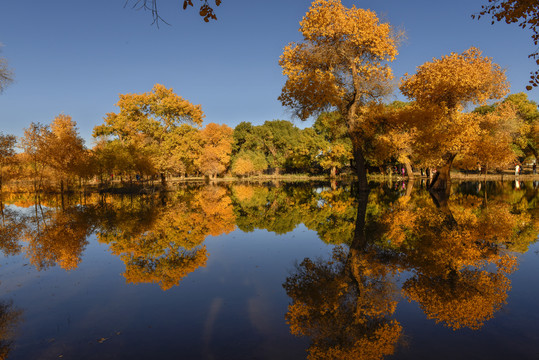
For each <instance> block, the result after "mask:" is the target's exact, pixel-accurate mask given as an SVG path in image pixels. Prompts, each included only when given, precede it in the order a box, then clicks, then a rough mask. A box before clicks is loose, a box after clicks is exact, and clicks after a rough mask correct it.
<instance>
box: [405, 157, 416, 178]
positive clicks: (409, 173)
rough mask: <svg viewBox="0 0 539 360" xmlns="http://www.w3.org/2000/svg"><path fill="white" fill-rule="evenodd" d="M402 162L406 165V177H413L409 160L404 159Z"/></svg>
mask: <svg viewBox="0 0 539 360" xmlns="http://www.w3.org/2000/svg"><path fill="white" fill-rule="evenodd" d="M403 163H404V166H405V167H406V175H408V178H410V179H413V178H414V171H413V170H412V165H411V164H410V161H409V160H408V159H406V160H405V161H404V162H403Z"/></svg>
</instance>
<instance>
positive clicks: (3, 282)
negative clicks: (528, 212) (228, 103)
mask: <svg viewBox="0 0 539 360" xmlns="http://www.w3.org/2000/svg"><path fill="white" fill-rule="evenodd" d="M388 188H389V187H388ZM462 188H463V189H462V190H463V191H464V192H467V191H468V192H469V193H475V192H476V191H477V184H473V185H470V186H469V189H468V188H467V187H465V186H463V187H462ZM486 188H489V186H483V187H482V189H483V190H484V189H486ZM526 188H527V189H532V188H533V187H532V185H531V184H528V183H527V184H526ZM320 189H321V188H318V189H315V190H314V191H313V192H314V193H316V194H320V193H321V191H320ZM324 190H325V191H330V189H329V188H327V189H326V188H324ZM399 190H400V183H399ZM374 193H375V192H372V193H371V195H373V194H374ZM375 195H376V194H375ZM401 195H402V193H401ZM377 196H379V198H382V197H383V196H382V195H377ZM504 196H506V197H507V196H508V195H507V194H505V195H504ZM535 196H537V195H535ZM387 198H388V201H390V200H391V201H394V199H393V198H392V197H391V196H387ZM427 199H428V198H427ZM321 201H323V202H324V203H326V202H327V201H330V202H331V201H332V200H321V199H314V202H313V204H314V207H316V208H320V206H319V205H320V202H321ZM429 201H430V200H429ZM535 201H536V200H535ZM263 204H266V206H271V200H270V201H268V202H263ZM268 204H269V205H268ZM298 206H299V205H298ZM302 206H307V205H305V204H304V205H302ZM6 208H7V209H9V210H18V209H16V208H15V207H13V206H12V205H8V206H7V207H6ZM335 208H336V209H337V208H338V207H337V206H335ZM21 211H22V212H23V213H24V214H25V215H29V216H30V215H32V213H33V211H34V209H33V208H25V209H22V210H21ZM279 211H280V210H279ZM283 211H284V210H283ZM278 213H279V212H278V211H277V214H278ZM257 214H258V215H259V216H264V215H261V213H260V212H258V213H257ZM283 214H287V215H286V216H287V217H290V216H293V215H292V214H293V213H290V214H288V213H286V212H283ZM236 216H239V215H236ZM312 216H315V214H312ZM259 220H260V219H259ZM285 220H287V221H290V222H291V223H292V220H291V219H290V218H287V219H285ZM307 220H308V218H306V220H305V221H307ZM352 221H353V220H352ZM253 222H256V221H255V219H254V220H253ZM337 223H338V222H337ZM343 238H346V237H343ZM88 240H89V242H88V244H87V245H86V246H85V248H84V251H83V254H82V261H81V262H80V264H79V265H78V267H77V268H76V269H74V270H70V271H65V270H63V269H61V268H60V267H59V266H54V267H50V268H48V269H46V270H43V271H40V272H38V271H36V269H35V268H34V267H33V266H32V265H30V264H29V259H28V258H26V257H25V255H16V256H10V257H3V258H1V259H0V294H1V296H0V299H1V300H12V301H13V304H14V306H15V307H16V308H17V309H20V310H22V311H23V318H24V321H23V322H22V323H21V324H20V325H19V326H18V333H17V336H16V338H15V349H14V350H13V351H12V352H11V353H10V356H9V357H8V359H57V358H58V357H59V356H60V355H62V356H63V358H76V359H109V358H111V359H112V358H115V357H121V358H128V359H150V358H155V359H168V358H182V359H253V358H260V359H277V358H278V359H302V358H305V357H306V352H305V349H307V348H308V347H309V339H308V338H301V337H296V336H293V335H291V334H290V327H289V325H288V324H287V323H286V322H285V318H284V317H285V314H286V313H287V311H288V305H289V304H290V303H291V299H290V298H289V297H288V296H287V294H286V292H285V291H284V289H283V283H284V282H285V280H286V279H287V277H289V276H290V275H291V274H292V273H294V272H295V271H296V270H295V264H297V263H299V262H301V261H302V260H303V259H304V258H306V257H309V258H311V259H316V258H318V257H323V258H326V259H327V257H328V255H329V254H330V253H331V250H332V249H333V246H331V245H327V244H326V243H324V242H323V241H321V240H320V239H319V238H318V236H317V233H316V232H315V231H313V230H310V229H308V228H307V227H306V225H304V224H299V225H296V226H295V228H294V230H293V231H290V232H288V233H286V234H284V235H276V234H275V233H273V232H269V231H267V230H262V229H256V230H254V231H252V232H248V233H245V232H242V231H241V230H239V229H237V228H236V230H234V231H232V232H230V233H228V234H222V235H219V236H208V237H207V238H206V240H205V241H204V243H203V245H204V246H205V247H206V250H207V253H208V259H207V262H206V264H205V266H202V267H198V268H197V269H195V270H194V271H193V272H190V273H189V274H187V275H186V276H185V277H184V278H183V279H182V280H181V281H180V283H179V285H177V286H172V287H171V288H170V289H168V290H167V291H163V290H162V289H161V287H160V286H159V284H157V283H139V284H133V283H127V282H126V279H125V278H124V276H123V275H122V274H123V273H124V272H125V271H126V265H125V263H124V262H123V261H122V259H121V258H120V257H119V256H114V255H112V254H111V250H110V246H111V245H110V244H105V243H99V242H98V241H97V239H96V236H95V235H91V236H90V237H89V239H88ZM23 245H24V243H23ZM519 257H520V264H519V269H518V270H517V271H516V272H514V273H512V274H510V275H509V278H510V279H511V281H512V289H511V290H510V291H509V296H508V304H507V305H504V306H503V307H502V309H501V310H500V311H498V312H497V313H496V314H495V317H494V318H493V319H491V320H489V321H487V322H486V324H485V325H484V326H483V327H482V328H481V330H480V331H472V330H469V329H461V330H458V331H453V330H452V329H450V328H448V327H444V326H441V325H436V324H435V322H434V320H429V319H427V318H426V317H425V314H424V313H423V312H422V310H421V309H420V307H419V306H418V304H417V303H415V302H411V303H409V302H407V301H405V300H402V299H401V301H400V302H399V304H398V306H397V310H396V312H395V314H394V315H393V318H395V319H397V320H398V321H399V322H400V324H401V326H402V327H403V329H404V330H403V333H404V337H403V340H402V342H400V343H399V344H398V345H397V347H396V353H395V355H394V356H393V357H391V358H392V359H418V358H425V359H430V358H436V359H455V358H474V357H475V358H489V359H506V358H523V359H524V358H531V357H532V356H534V354H537V352H538V351H539V348H538V345H537V344H538V343H539V342H538V341H537V340H539V339H537V337H538V336H539V335H537V334H539V314H538V313H537V311H536V303H537V302H536V299H537V296H538V295H539V294H538V293H537V292H538V290H537V289H539V286H538V285H539V276H538V275H537V274H539V245H537V244H534V245H532V246H531V247H530V249H529V251H528V252H526V253H525V254H523V255H519ZM413 275H414V271H413V270H407V271H404V272H402V273H400V275H399V277H398V279H397V281H396V283H397V284H400V285H402V283H403V282H404V281H405V280H406V279H407V278H409V277H411V276H413ZM399 287H400V286H399Z"/></svg>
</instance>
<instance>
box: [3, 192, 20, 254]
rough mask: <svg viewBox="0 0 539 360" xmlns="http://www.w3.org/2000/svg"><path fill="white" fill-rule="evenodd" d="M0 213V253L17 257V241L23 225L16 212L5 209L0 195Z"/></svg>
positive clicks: (18, 250)
mask: <svg viewBox="0 0 539 360" xmlns="http://www.w3.org/2000/svg"><path fill="white" fill-rule="evenodd" d="M0 213H1V216H2V226H0V251H2V252H3V253H4V255H6V256H8V255H17V254H18V253H19V252H20V251H21V245H20V243H19V240H20V239H21V236H22V234H23V230H24V223H23V221H22V220H21V218H20V216H19V214H17V212H16V211H13V210H9V209H6V208H5V207H4V203H3V202H2V195H1V194H0Z"/></svg>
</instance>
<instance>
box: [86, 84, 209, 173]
mask: <svg viewBox="0 0 539 360" xmlns="http://www.w3.org/2000/svg"><path fill="white" fill-rule="evenodd" d="M116 105H117V106H118V107H119V108H120V112H118V113H109V114H107V116H106V117H105V123H104V124H103V125H100V126H96V127H95V128H94V136H95V137H99V136H114V137H117V138H118V139H119V140H120V142H121V143H122V144H123V145H134V146H136V147H138V148H141V149H143V151H144V152H145V153H148V154H150V157H151V158H152V162H153V164H154V166H155V167H156V168H157V170H158V171H159V172H160V174H161V180H162V182H163V183H164V182H165V175H166V172H167V169H168V168H169V166H170V164H169V163H168V161H167V160H168V159H169V158H170V156H171V154H170V152H169V151H167V150H168V149H169V147H167V146H166V141H167V139H168V138H169V137H170V136H172V134H173V133H174V132H175V131H177V128H178V127H179V126H180V125H181V124H191V125H198V126H199V125H201V124H202V119H203V118H204V113H203V112H202V108H201V106H200V105H193V104H191V103H190V102H189V101H187V100H185V99H184V98H182V97H181V96H178V95H177V94H175V93H174V91H173V89H167V88H166V87H165V86H163V85H160V84H156V85H154V87H153V89H152V91H151V92H146V93H142V94H124V95H120V100H119V101H118V103H117V104H116Z"/></svg>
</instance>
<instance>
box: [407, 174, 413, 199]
mask: <svg viewBox="0 0 539 360" xmlns="http://www.w3.org/2000/svg"><path fill="white" fill-rule="evenodd" d="M413 189H414V179H413V178H411V179H410V180H408V183H407V184H406V196H411V195H412V190H413Z"/></svg>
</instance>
